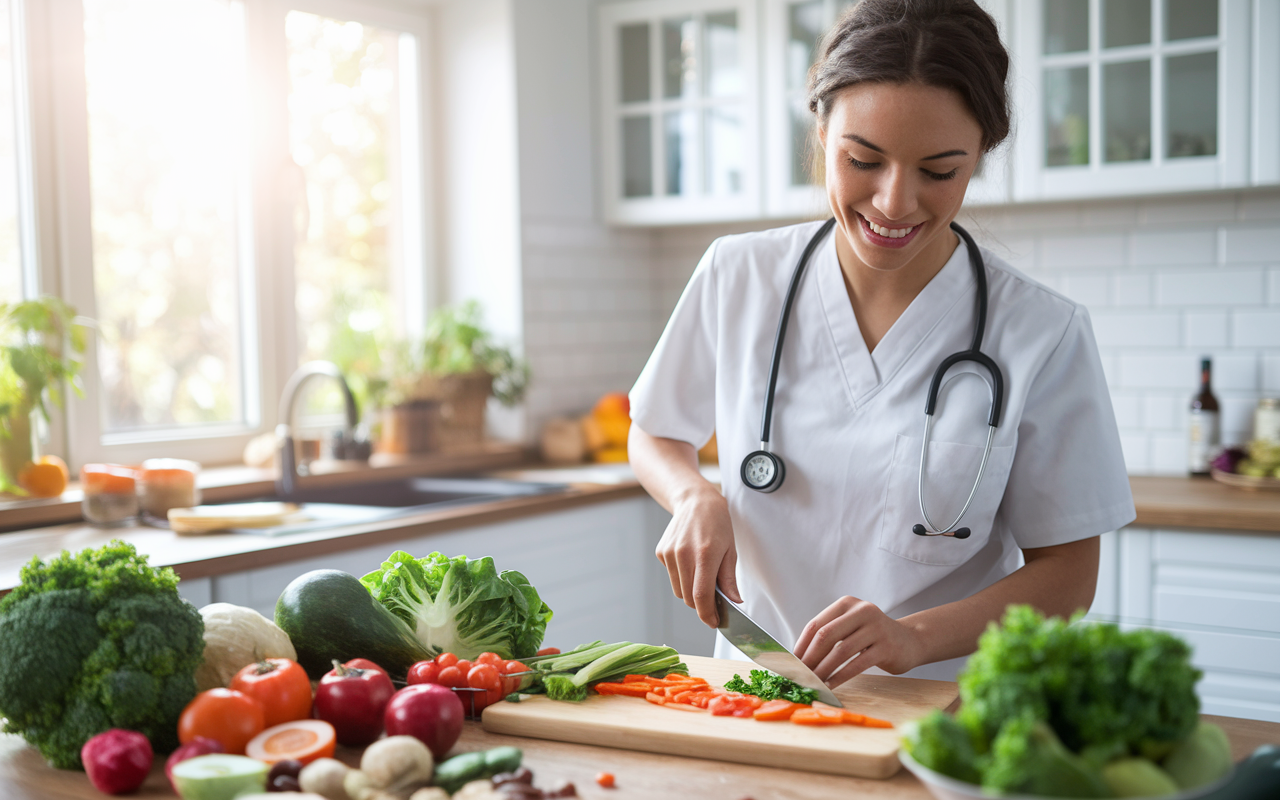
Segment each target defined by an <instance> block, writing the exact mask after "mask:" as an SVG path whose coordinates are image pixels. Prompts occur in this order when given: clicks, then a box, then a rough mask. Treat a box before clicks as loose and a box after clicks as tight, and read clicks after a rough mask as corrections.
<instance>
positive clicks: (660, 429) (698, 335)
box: [631, 240, 719, 447]
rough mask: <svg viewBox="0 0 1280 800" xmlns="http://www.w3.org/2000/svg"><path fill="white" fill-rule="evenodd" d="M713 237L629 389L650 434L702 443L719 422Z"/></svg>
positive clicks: (635, 417)
mask: <svg viewBox="0 0 1280 800" xmlns="http://www.w3.org/2000/svg"><path fill="white" fill-rule="evenodd" d="M718 245H719V241H718V240H717V241H716V242H712V244H711V247H709V248H708V249H707V252H706V254H705V255H703V257H702V260H701V261H700V262H698V267H697V269H695V270H694V271H693V277H691V278H690V279H689V283H688V285H687V286H685V288H684V292H683V293H682V294H681V295H680V301H679V302H678V303H676V309H675V311H673V312H672V314H671V319H670V320H668V321H667V327H666V329H665V330H664V331H663V332H662V337H661V338H660V339H658V345H657V347H655V348H654V349H653V354H652V355H650V356H649V361H648V363H647V364H645V367H644V370H643V371H641V373H640V377H639V378H638V379H637V380H636V384H635V386H633V387H632V388H631V419H632V421H633V422H635V423H636V424H637V425H639V426H640V429H641V430H642V431H644V432H645V433H647V434H649V435H650V436H658V437H661V438H664V439H677V440H679V441H682V442H689V443H690V444H692V445H693V446H694V447H702V446H703V445H705V444H706V443H707V442H708V441H709V440H710V439H711V434H712V433H714V432H715V425H716V405H715V403H716V330H717V317H718V311H717V309H716V286H715V270H714V263H715V255H716V250H717V247H718Z"/></svg>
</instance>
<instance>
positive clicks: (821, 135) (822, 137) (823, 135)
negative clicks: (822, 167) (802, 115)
mask: <svg viewBox="0 0 1280 800" xmlns="http://www.w3.org/2000/svg"><path fill="white" fill-rule="evenodd" d="M815 128H816V130H817V132H818V146H819V147H821V148H822V151H823V152H824V153H825V152H826V151H827V128H826V126H825V125H823V124H822V121H821V120H819V121H818V122H817V124H816V125H815Z"/></svg>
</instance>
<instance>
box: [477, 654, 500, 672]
mask: <svg viewBox="0 0 1280 800" xmlns="http://www.w3.org/2000/svg"><path fill="white" fill-rule="evenodd" d="M475 663H476V664H492V665H494V666H495V667H498V668H499V669H501V668H502V664H503V663H504V662H503V658H502V656H500V655H498V654H497V653H481V654H480V655H478V656H476V660H475Z"/></svg>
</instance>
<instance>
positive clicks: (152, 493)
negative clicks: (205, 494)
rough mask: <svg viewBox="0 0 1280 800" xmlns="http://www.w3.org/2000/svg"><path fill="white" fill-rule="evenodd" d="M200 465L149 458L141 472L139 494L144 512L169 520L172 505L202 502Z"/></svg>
mask: <svg viewBox="0 0 1280 800" xmlns="http://www.w3.org/2000/svg"><path fill="white" fill-rule="evenodd" d="M199 474H200V465H199V464H197V463H196V462H194V461H186V460H184V459H180V458H149V459H147V460H146V461H143V462H142V469H141V471H140V472H139V473H138V494H139V496H140V497H141V499H142V513H143V514H146V515H148V516H151V517H155V518H156V519H162V520H167V519H169V509H171V508H191V507H192V506H198V505H200V489H199V488H197V487H196V478H197V476H199Z"/></svg>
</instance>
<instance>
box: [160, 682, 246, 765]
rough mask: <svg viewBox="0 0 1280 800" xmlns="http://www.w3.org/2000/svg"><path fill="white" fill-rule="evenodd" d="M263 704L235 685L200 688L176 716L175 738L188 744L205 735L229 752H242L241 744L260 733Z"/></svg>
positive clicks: (243, 744)
mask: <svg viewBox="0 0 1280 800" xmlns="http://www.w3.org/2000/svg"><path fill="white" fill-rule="evenodd" d="M265 727H266V725H265V724H264V722H263V711H262V704H261V703H259V702H258V701H257V700H255V699H253V698H252V697H250V696H248V695H247V694H244V693H242V692H237V691H235V690H234V689H210V690H209V691H207V692H201V693H200V694H198V695H196V697H195V699H194V700H192V701H191V702H190V703H188V704H187V707H186V708H184V709H183V710H182V716H181V717H179V718H178V741H179V742H182V743H183V744H189V743H190V742H192V741H194V740H195V738H196V737H197V736H204V737H207V738H209V739H213V740H214V741H216V742H218V743H219V744H221V745H222V746H223V747H224V748H225V749H226V751H227V752H228V753H231V754H233V755H238V756H242V755H244V746H245V745H246V744H248V743H249V740H250V739H252V738H253V737H255V736H257V735H258V734H259V733H262V729H263V728H265Z"/></svg>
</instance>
